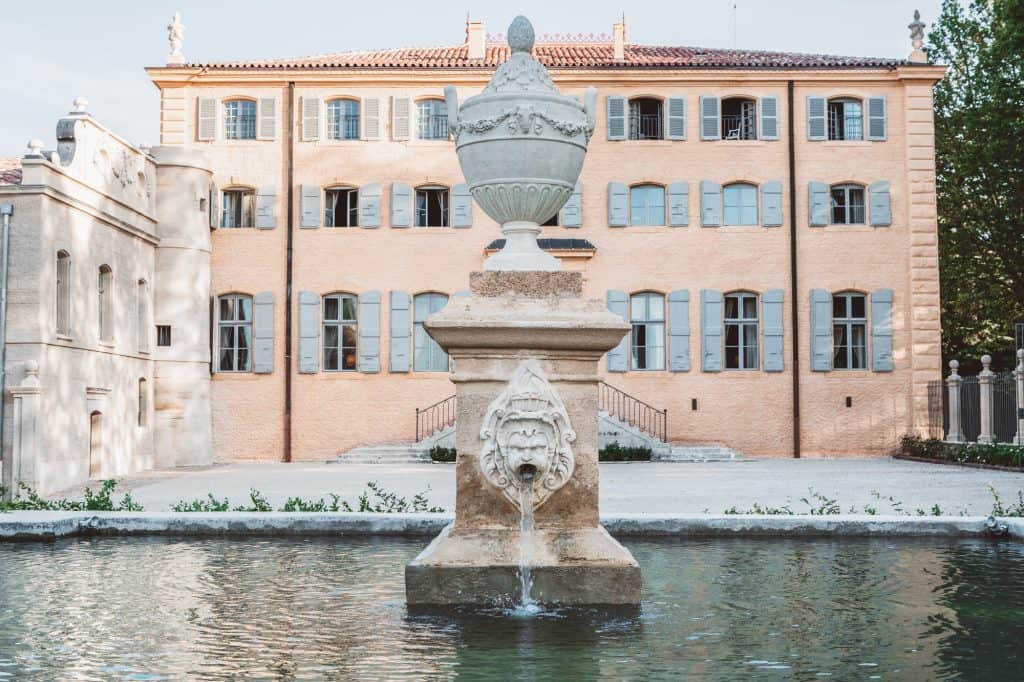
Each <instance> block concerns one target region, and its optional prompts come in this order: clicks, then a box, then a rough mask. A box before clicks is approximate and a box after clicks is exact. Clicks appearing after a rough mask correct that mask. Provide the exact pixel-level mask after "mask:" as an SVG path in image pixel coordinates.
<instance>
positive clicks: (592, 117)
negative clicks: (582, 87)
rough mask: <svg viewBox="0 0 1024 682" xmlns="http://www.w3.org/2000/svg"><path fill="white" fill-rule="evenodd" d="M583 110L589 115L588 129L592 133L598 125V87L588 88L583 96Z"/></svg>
mask: <svg viewBox="0 0 1024 682" xmlns="http://www.w3.org/2000/svg"><path fill="white" fill-rule="evenodd" d="M583 112H584V113H585V114H586V115H587V130H589V131H590V134H591V135H592V134H593V133H594V128H596V127H597V88H595V87H593V86H591V87H589V88H587V92H586V94H585V95H584V96H583Z"/></svg>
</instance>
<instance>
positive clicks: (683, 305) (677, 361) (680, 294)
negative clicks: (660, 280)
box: [668, 289, 690, 372]
mask: <svg viewBox="0 0 1024 682" xmlns="http://www.w3.org/2000/svg"><path fill="white" fill-rule="evenodd" d="M668 366H669V369H670V370H672V371H673V372H689V371H690V292H689V291H688V290H686V289H680V290H679V291H673V292H672V293H670V294H669V295H668Z"/></svg>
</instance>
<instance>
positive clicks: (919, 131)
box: [0, 21, 943, 489]
mask: <svg viewBox="0 0 1024 682" xmlns="http://www.w3.org/2000/svg"><path fill="white" fill-rule="evenodd" d="M173 38H174V36H173V35H172V39H173ZM177 38H178V40H179V45H180V32H179V33H178V35H177ZM172 47H173V45H172ZM915 48H917V49H915V52H914V53H913V54H912V55H911V57H910V58H909V59H907V60H902V59H875V58H851V57H831V56H823V55H800V54H789V53H774V52H752V51H742V50H718V49H696V48H684V47H664V46H648V45H639V44H633V43H629V42H628V41H627V39H626V27H625V25H624V24H623V23H619V24H616V25H615V26H614V28H613V35H612V36H611V37H609V38H604V37H557V36H556V37H550V38H544V37H541V39H540V40H538V43H537V45H536V47H535V49H534V52H535V55H536V57H537V58H538V59H539V60H540V61H541V62H542V63H544V64H545V66H547V67H548V69H549V70H550V71H551V75H552V77H553V79H554V80H555V83H556V85H557V87H558V88H559V90H561V91H562V92H563V93H566V94H570V95H578V96H582V94H583V92H584V90H585V89H586V88H587V87H588V86H595V87H597V89H598V91H599V97H598V101H599V105H600V106H599V109H600V113H599V115H598V120H597V128H596V131H595V133H594V138H593V139H592V140H591V142H590V151H589V153H588V155H587V161H586V163H585V165H584V169H583V174H582V177H581V180H580V183H579V186H578V187H577V191H576V193H575V194H574V195H573V197H572V199H571V200H570V201H569V203H568V204H567V205H566V207H565V208H564V209H563V210H562V211H561V213H560V214H559V215H557V216H553V217H552V219H551V221H549V223H550V224H549V225H546V226H545V228H544V234H543V235H542V237H543V238H544V239H545V240H546V241H544V244H545V246H546V247H547V248H549V249H550V250H551V252H552V253H553V254H554V255H556V256H557V257H559V258H560V259H562V261H563V263H564V265H565V267H566V268H570V269H575V270H581V271H582V272H583V273H584V283H585V284H584V286H585V292H584V293H585V295H588V296H599V297H602V298H606V299H607V301H608V304H609V307H610V308H611V309H612V310H613V311H615V312H617V313H619V314H621V315H623V316H624V317H625V318H626V319H628V320H630V321H631V322H632V324H633V333H632V334H631V335H630V337H629V338H628V339H627V340H626V341H624V343H623V344H622V345H621V346H620V347H619V348H617V349H616V350H615V351H613V352H612V353H609V354H608V358H607V363H605V379H606V381H607V382H608V383H609V384H610V385H612V386H614V387H615V388H616V389H618V390H621V391H623V392H625V393H626V394H629V395H631V396H635V397H636V398H638V399H640V400H642V401H644V402H646V403H648V404H650V405H653V406H655V407H657V408H659V409H665V410H667V415H668V419H667V421H666V422H665V423H666V424H667V427H666V429H667V433H665V434H664V435H665V437H666V438H667V440H669V441H673V442H681V443H691V444H704V443H719V444H724V445H726V446H728V447H731V448H734V449H736V450H738V451H741V452H743V453H745V454H748V455H753V456H793V455H794V454H795V453H796V452H797V448H799V452H800V453H801V454H802V455H804V456H829V455H846V454H878V455H881V454H885V453H887V452H888V451H889V450H890V449H891V448H892V447H893V446H894V445H895V444H896V443H897V441H898V439H899V437H900V436H902V435H904V434H906V433H922V432H923V430H924V428H925V427H926V425H927V411H928V395H927V383H928V381H930V380H933V379H936V378H938V377H939V373H940V366H939V365H940V354H939V341H940V328H939V293H938V292H939V290H938V255H937V239H936V213H935V178H934V141H933V124H932V86H933V85H934V83H935V82H936V81H937V80H938V79H939V78H941V77H942V74H943V68H942V67H938V66H932V65H929V64H927V63H926V60H925V59H924V55H923V53H921V52H920V49H919V44H916V45H915ZM507 50H508V47H507V45H506V44H505V43H504V42H503V40H502V39H501V37H489V36H487V35H486V33H485V30H484V26H483V24H482V23H480V22H472V21H471V22H468V23H467V25H466V39H465V42H464V43H462V44H459V45H453V46H449V47H438V48H414V49H394V50H382V51H378V52H353V53H341V54H336V55H327V56H323V57H309V58H301V59H293V60H268V61H258V62H229V63H189V62H186V61H185V60H184V58H182V57H181V55H180V52H179V51H178V50H175V51H174V53H173V54H172V55H171V56H170V57H169V63H168V64H167V65H165V66H161V67H153V68H150V69H147V72H148V73H149V75H150V77H151V78H152V80H153V82H154V84H155V85H156V86H157V87H158V88H159V90H160V93H161V114H160V116H161V119H160V135H161V139H160V147H158V148H154V149H153V150H150V151H149V153H147V152H146V151H145V150H138V149H135V148H133V147H131V146H129V145H127V144H125V143H123V142H121V141H120V140H119V138H117V137H116V136H115V135H113V134H112V133H110V132H108V131H105V130H104V129H103V128H102V127H101V126H99V124H97V123H96V122H95V121H93V120H92V119H91V118H90V117H89V116H88V115H86V114H85V113H84V112H78V113H76V114H73V115H72V116H70V117H69V119H67V120H68V121H71V122H72V123H66V122H65V121H62V122H61V124H60V125H59V128H58V145H59V149H58V157H57V158H56V159H55V160H51V159H50V157H48V156H47V155H46V154H45V153H41V154H40V155H38V156H36V155H30V156H29V157H26V159H24V160H23V161H22V164H23V165H24V174H25V177H24V178H23V179H22V181H21V184H20V185H19V184H12V185H6V186H0V203H3V202H8V201H11V202H12V203H13V204H14V207H15V208H14V214H13V216H12V222H11V225H12V261H11V263H12V269H11V274H10V290H11V294H12V296H11V301H12V303H11V308H10V312H9V318H8V331H7V361H6V367H7V372H8V373H7V387H8V389H11V387H12V386H13V387H14V388H15V390H16V389H17V386H18V385H19V384H18V382H20V381H21V380H22V379H23V378H24V376H25V364H26V362H28V361H34V362H38V366H39V381H38V384H39V389H40V394H39V396H40V397H39V398H38V400H39V402H40V405H45V406H46V407H44V408H40V409H41V410H42V411H41V412H40V415H41V416H40V419H41V420H42V423H43V424H44V426H43V428H42V429H41V431H40V432H41V433H42V432H45V434H46V435H45V437H46V438H48V439H50V440H49V441H48V442H47V443H48V444H47V446H46V447H45V448H44V449H43V450H41V451H40V452H42V451H45V452H49V453H52V457H53V462H54V464H52V465H44V464H42V463H41V460H37V462H36V463H35V465H34V467H35V468H34V469H31V468H30V469H29V471H32V472H34V473H32V474H31V476H30V479H29V480H32V481H34V484H35V485H37V486H38V487H41V488H42V489H53V488H55V487H61V486H63V485H66V484H68V483H70V482H74V481H76V480H81V479H82V478H84V477H85V476H86V475H88V474H89V471H88V457H87V455H88V452H89V431H90V426H89V425H90V415H91V414H93V413H94V412H97V411H98V412H100V413H101V414H102V415H103V430H102V433H103V438H104V443H105V445H104V448H106V449H105V450H104V451H105V452H108V453H109V454H108V455H106V456H107V457H109V458H110V462H109V463H108V464H106V465H104V467H103V468H102V475H120V474H123V473H127V472H129V471H134V470H138V469H142V468H148V467H151V466H166V465H174V464H183V463H199V462H209V461H213V460H237V459H262V460H280V459H286V460H291V459H294V460H322V459H326V458H333V457H336V456H338V455H339V454H343V453H345V452H347V451H349V450H350V449H352V448H354V447H357V446H360V445H367V444H375V443H393V442H408V441H411V440H412V439H413V438H414V434H415V421H414V420H415V415H416V410H417V408H423V407H425V406H428V405H431V404H433V403H436V402H438V401H441V400H443V399H445V398H446V397H447V396H449V395H451V394H452V393H453V388H452V385H451V382H450V381H449V378H448V370H449V362H448V358H447V357H445V355H444V354H443V352H441V351H440V349H439V348H438V347H437V346H436V344H434V343H433V341H432V340H431V339H430V338H429V337H428V336H427V335H426V334H425V332H424V331H423V327H422V321H423V319H425V317H426V316H427V315H429V314H430V313H431V312H434V311H436V310H438V309H440V307H443V306H444V305H448V304H452V303H450V301H451V300H452V299H455V300H457V297H458V296H459V295H460V288H462V287H464V286H465V282H466V277H467V273H468V272H470V271H472V270H477V269H480V267H481V265H482V262H483V259H484V258H485V257H486V255H487V253H488V252H489V251H493V250H494V248H496V245H495V244H494V243H493V242H494V240H495V239H496V238H497V237H498V236H499V232H498V229H497V227H498V226H497V225H495V224H494V223H493V222H492V221H491V220H490V219H489V218H487V217H486V216H485V215H484V214H483V212H482V211H480V210H479V209H477V208H475V207H474V206H473V201H472V198H471V196H470V192H469V188H468V187H466V185H465V184H463V179H462V177H461V174H460V171H459V166H458V162H457V159H456V156H455V151H454V148H453V145H452V144H451V142H450V141H449V139H448V131H447V116H446V110H445V102H444V99H443V93H442V90H443V88H444V86H445V85H449V84H453V85H455V86H456V87H457V88H458V92H459V97H460V98H461V99H465V98H466V97H469V96H471V95H473V94H476V93H478V92H479V91H480V90H481V89H482V88H483V87H484V86H485V85H486V84H487V82H488V80H489V78H490V76H491V73H492V72H493V70H494V68H495V67H496V66H497V65H498V64H500V63H502V62H503V61H504V60H505V59H506V57H507V54H506V53H507ZM69 129H73V130H74V131H75V132H74V135H73V139H67V140H65V139H64V138H63V137H62V135H64V134H65V133H62V132H61V131H65V132H66V131H67V130H69ZM523 132H525V134H528V133H529V131H523ZM86 141H87V142H86ZM83 144H88V145H91V146H90V147H89V149H90V151H89V152H88V155H89V156H88V158H87V159H84V160H83V159H82V157H81V155H80V154H79V155H78V156H75V157H73V158H70V161H65V155H64V153H63V151H62V150H63V149H64V148H65V147H67V146H68V145H71V147H72V148H74V147H75V146H77V147H78V148H81V146H82V145H83ZM104 145H106V146H104ZM99 148H104V149H107V156H106V157H104V156H103V155H102V154H100V156H99V157H97V156H96V155H97V154H98V153H99V152H97V151H93V150H94V149H99ZM97 159H99V160H97ZM115 161H116V163H115ZM76 164H78V165H76ZM61 183H65V184H73V185H74V186H75V188H76V191H78V192H80V193H86V194H89V195H90V196H91V197H92V199H91V200H90V201H92V202H93V203H92V204H88V202H86V204H85V205H83V206H78V205H77V204H76V205H69V204H68V201H66V200H65V199H64V196H65V195H67V194H68V192H67V191H65V190H60V191H57V190H54V189H53V187H54V186H55V185H60V184H61ZM57 194H59V195H60V198H57V196H56V195H57ZM82 201H85V200H84V199H83V200H82ZM64 213H67V214H68V215H66V216H65V215H64ZM71 213H74V216H72V215H71ZM65 232H66V233H67V234H66V236H62V235H63V233H65ZM75 240H77V241H75ZM64 244H67V246H64ZM62 250H67V252H68V253H69V254H71V258H72V263H74V264H75V265H74V266H73V267H72V269H71V272H72V273H73V278H74V279H73V280H72V283H73V286H72V288H71V291H72V294H71V297H72V299H73V302H72V303H70V304H69V305H70V308H69V310H71V311H72V312H71V313H70V317H71V319H72V320H74V322H73V326H74V327H75V329H74V332H75V333H74V334H72V335H70V337H71V338H70V339H66V338H64V337H65V336H69V335H66V334H64V333H63V332H62V331H61V330H62V327H61V324H62V323H61V320H60V319H58V318H59V315H60V313H59V311H58V308H59V306H60V305H61V304H59V303H55V302H56V301H58V300H59V296H58V293H57V291H59V290H60V287H61V286H63V284H62V282H63V280H61V278H60V272H62V271H61V270H60V268H61V267H62V266H61V265H60V262H59V259H60V255H59V254H60V252H61V251H62ZM20 253H24V254H26V256H25V257H22V256H21V255H19V254H20ZM29 256H30V257H29ZM103 265H108V266H109V268H110V269H111V270H112V272H113V275H112V276H111V277H112V280H111V281H112V282H113V286H114V290H115V292H116V293H115V294H114V298H113V299H112V303H111V304H110V305H111V310H110V314H109V315H106V317H103V316H104V315H105V313H104V312H103V309H102V304H101V303H99V301H100V300H101V299H102V296H103V295H106V294H105V293H104V294H100V293H99V292H98V290H97V288H98V287H100V286H105V285H103V282H104V280H103V276H102V274H101V272H102V271H101V268H102V266H103ZM105 291H106V289H104V292H105ZM136 301H143V302H145V303H144V304H138V303H136ZM65 307H67V306H65ZM111 316H112V317H111ZM99 317H102V318H103V319H104V320H110V321H112V324H113V327H112V328H113V329H114V330H115V334H114V339H113V343H110V340H109V339H106V340H105V339H103V338H101V337H102V333H100V332H99V331H98V330H99V329H100V327H99V326H98V324H99V323H98V321H97V320H98V318H99ZM133 330H134V331H133ZM140 330H144V333H143V332H142V331H140ZM97 334H99V336H97ZM94 337H95V338H94ZM162 341H166V342H167V344H168V345H162V344H161V342H162ZM64 346H67V348H65V347H64ZM76 353H77V355H76ZM69 368H75V372H70V370H69ZM79 374H81V376H79ZM72 377H75V378H72ZM140 381H144V382H145V387H146V388H145V391H147V393H146V401H147V402H146V410H147V413H148V416H147V421H146V424H147V426H146V427H140V426H138V421H139V420H137V419H136V415H135V413H134V411H137V410H136V409H135V407H137V405H136V402H137V400H138V399H139V396H140V395H141V392H140V390H139V386H140ZM14 400H16V399H15V398H12V395H11V391H10V390H8V391H7V394H6V395H5V401H6V405H5V429H4V433H5V436H4V448H5V449H4V452H5V462H9V461H10V460H11V456H12V447H13V448H14V450H17V447H15V445H16V444H15V443H14V442H13V441H12V438H11V435H10V434H11V431H12V429H13V430H16V429H17V426H16V425H14V424H12V419H13V417H12V415H11V412H12V410H13V409H14V408H13V401H14ZM100 403H103V407H97V405H99V404H100ZM131 406H135V407H131ZM133 410H134V411H133ZM53 425H58V428H56V429H55V428H53ZM44 459H45V458H44ZM58 462H60V464H57V463H58ZM21 466H22V469H21V474H19V476H20V477H21V478H25V476H26V474H25V471H26V469H25V464H24V463H22V465H21ZM47 467H50V468H49V469H47ZM53 469H59V473H53V472H52V471H51V473H43V472H46V471H50V470H53ZM93 473H97V472H95V471H94V472H93Z"/></svg>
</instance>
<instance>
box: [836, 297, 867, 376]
mask: <svg viewBox="0 0 1024 682" xmlns="http://www.w3.org/2000/svg"><path fill="white" fill-rule="evenodd" d="M867 329H868V320H867V297H866V296H865V295H864V294H860V293H857V292H855V291H843V292H840V293H838V294H833V295H832V368H833V369H867V366H868V358H867V355H868V352H867V337H868V332H867Z"/></svg>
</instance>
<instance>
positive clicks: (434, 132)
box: [416, 97, 451, 142]
mask: <svg viewBox="0 0 1024 682" xmlns="http://www.w3.org/2000/svg"><path fill="white" fill-rule="evenodd" d="M425 105H427V106H429V107H430V109H431V110H430V111H429V112H428V113H427V114H426V115H424V108H425ZM425 132H427V133H429V134H428V135H424V133H425ZM442 133H443V134H442ZM450 136H451V131H450V130H448V104H447V102H445V100H444V99H443V98H441V97H422V98H420V99H417V100H416V139H417V140H420V141H422V142H439V141H444V140H447V139H448V138H449V137H450Z"/></svg>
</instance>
